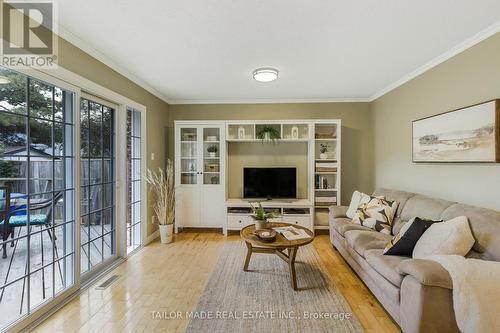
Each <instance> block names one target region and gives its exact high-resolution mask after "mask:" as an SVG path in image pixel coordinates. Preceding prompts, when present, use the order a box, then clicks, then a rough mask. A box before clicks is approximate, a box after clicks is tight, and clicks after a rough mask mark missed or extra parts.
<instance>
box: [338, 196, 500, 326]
mask: <svg viewBox="0 0 500 333" xmlns="http://www.w3.org/2000/svg"><path fill="white" fill-rule="evenodd" d="M374 195H377V196H385V197H386V198H387V199H389V200H396V201H398V202H399V207H398V210H397V213H396V217H395V219H394V223H393V234H396V233H397V232H398V231H399V230H400V229H401V227H402V226H403V225H404V223H406V222H407V221H408V220H410V219H411V218H413V217H416V216H418V217H421V218H426V219H432V220H449V219H451V218H454V217H457V216H463V215H465V216H467V217H468V218H469V222H470V226H471V229H472V232H473V233H474V236H475V238H476V244H475V245H474V248H473V249H472V250H471V252H470V253H469V254H468V257H474V258H481V259H485V260H494V261H500V213H499V212H496V211H493V210H488V209H484V208H478V207H473V206H468V205H464V204H459V203H455V202H451V201H446V200H441V199H434V198H430V197H427V196H424V195H420V194H415V193H409V192H404V191H397V190H388V189H379V190H377V191H375V193H374ZM346 211H347V207H345V206H336V207H331V208H330V216H329V222H330V238H331V242H332V244H333V246H334V247H335V248H336V249H337V250H338V251H339V253H340V254H341V255H342V256H343V257H344V259H345V260H346V261H347V262H348V263H349V265H350V266H351V267H352V269H353V270H354V271H355V272H356V273H357V274H358V276H359V277H360V278H361V279H362V280H363V281H364V283H365V284H366V285H367V286H368V288H369V289H370V290H371V291H372V293H373V294H374V295H375V296H376V297H377V299H378V300H379V302H380V303H381V304H382V305H383V306H384V308H385V309H386V310H387V311H388V312H389V314H390V315H391V316H392V318H393V319H394V320H395V321H396V322H397V323H398V324H399V326H400V327H401V329H402V330H403V331H404V332H440V333H442V332H458V327H457V323H456V320H455V314H454V311H453V303H452V289H453V286H452V281H451V278H450V275H449V274H448V272H447V271H446V270H445V269H444V268H443V267H442V266H441V265H439V264H438V263H436V262H434V261H430V260H422V259H412V258H410V257H400V256H387V255H383V254H382V250H383V248H384V247H385V245H386V244H387V242H388V241H389V240H390V239H391V238H392V236H391V235H385V234H382V233H379V232H376V231H373V230H371V229H368V228H365V227H363V226H360V225H356V224H353V223H352V222H351V220H350V219H349V218H347V216H346V215H345V214H346Z"/></svg>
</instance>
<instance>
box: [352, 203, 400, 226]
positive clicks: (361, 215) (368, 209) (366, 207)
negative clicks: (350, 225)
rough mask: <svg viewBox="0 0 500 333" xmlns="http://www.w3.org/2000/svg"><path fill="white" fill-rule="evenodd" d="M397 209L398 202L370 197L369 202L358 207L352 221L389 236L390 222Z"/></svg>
mask: <svg viewBox="0 0 500 333" xmlns="http://www.w3.org/2000/svg"><path fill="white" fill-rule="evenodd" d="M397 208H398V202H396V201H388V200H386V199H383V198H380V197H370V201H369V202H367V203H363V204H361V205H360V206H359V207H358V210H357V211H356V214H355V215H354V218H353V219H352V221H353V222H354V223H356V224H359V225H362V226H365V227H369V228H372V229H373V230H376V231H378V232H381V233H384V234H388V235H390V234H391V231H392V228H391V225H392V220H393V219H394V215H395V214H396V210H397Z"/></svg>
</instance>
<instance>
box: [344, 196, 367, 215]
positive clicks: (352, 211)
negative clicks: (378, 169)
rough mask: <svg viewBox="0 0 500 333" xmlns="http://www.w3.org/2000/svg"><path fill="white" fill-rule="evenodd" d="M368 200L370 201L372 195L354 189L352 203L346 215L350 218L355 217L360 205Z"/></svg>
mask: <svg viewBox="0 0 500 333" xmlns="http://www.w3.org/2000/svg"><path fill="white" fill-rule="evenodd" d="M368 201H370V196H369V195H368V194H365V193H362V192H359V191H354V193H353V194H352V197H351V203H350V204H349V208H348V209H347V211H346V213H345V215H346V216H347V217H348V218H351V219H353V218H354V216H355V215H356V211H357V210H358V207H359V206H360V205H361V204H364V203H367V202H368Z"/></svg>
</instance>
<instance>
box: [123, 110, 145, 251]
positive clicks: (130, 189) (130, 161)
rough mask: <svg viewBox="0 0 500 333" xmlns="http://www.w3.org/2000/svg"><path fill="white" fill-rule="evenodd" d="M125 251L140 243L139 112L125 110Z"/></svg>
mask: <svg viewBox="0 0 500 333" xmlns="http://www.w3.org/2000/svg"><path fill="white" fill-rule="evenodd" d="M127 178H128V179H127V220H126V234H127V253H130V252H131V251H133V250H134V249H136V248H137V247H138V246H139V245H141V244H142V237H141V235H142V232H141V229H142V228H141V225H142V218H141V216H142V214H141V203H142V198H141V195H142V193H141V188H142V180H141V112H140V111H136V110H133V109H128V110H127Z"/></svg>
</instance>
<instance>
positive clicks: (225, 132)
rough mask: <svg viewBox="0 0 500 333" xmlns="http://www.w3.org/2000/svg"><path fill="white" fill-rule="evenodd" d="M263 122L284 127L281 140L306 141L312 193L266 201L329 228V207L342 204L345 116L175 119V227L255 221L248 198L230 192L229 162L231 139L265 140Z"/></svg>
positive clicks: (294, 219) (227, 226)
mask: <svg viewBox="0 0 500 333" xmlns="http://www.w3.org/2000/svg"><path fill="white" fill-rule="evenodd" d="M264 126H271V127H274V128H275V129H276V130H277V131H278V132H279V139H278V140H277V141H276V143H275V144H277V145H280V144H293V143H297V142H300V143H304V142H305V143H307V161H308V168H307V170H308V171H307V172H308V177H307V183H308V189H307V198H300V199H296V200H284V201H280V200H273V201H269V202H264V204H263V205H264V206H265V207H266V209H270V210H274V211H276V212H279V213H280V218H279V221H283V222H287V223H292V224H300V225H303V226H305V227H308V228H310V229H328V207H329V206H331V205H339V204H340V189H341V181H340V180H341V121H340V120H337V119H328V120H327V119H320V120H310V119H302V120H245V121H176V122H175V133H176V134H175V147H176V152H175V165H176V192H177V193H176V196H177V206H176V229H178V228H179V227H181V228H182V227H220V228H222V229H223V230H224V233H226V232H227V230H239V229H241V228H242V227H244V226H246V225H248V224H251V223H253V221H252V220H251V219H250V218H249V214H250V211H249V209H250V204H249V202H248V201H247V200H244V199H242V198H228V197H227V195H226V193H227V192H228V191H227V185H228V183H229V182H231V179H228V178H227V172H225V168H226V161H227V151H228V145H230V144H238V143H239V142H241V143H247V142H261V141H262V140H261V139H259V138H258V133H259V132H260V131H261V130H262V128H263V127H264ZM264 144H265V143H264ZM209 146H216V147H217V148H218V149H217V153H216V154H215V156H214V154H212V156H210V154H209V152H208V151H207V149H208V147H209ZM278 147H279V146H278ZM324 149H326V152H324Z"/></svg>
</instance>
